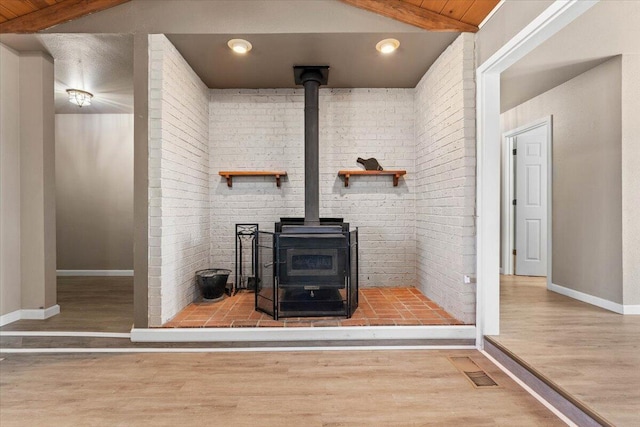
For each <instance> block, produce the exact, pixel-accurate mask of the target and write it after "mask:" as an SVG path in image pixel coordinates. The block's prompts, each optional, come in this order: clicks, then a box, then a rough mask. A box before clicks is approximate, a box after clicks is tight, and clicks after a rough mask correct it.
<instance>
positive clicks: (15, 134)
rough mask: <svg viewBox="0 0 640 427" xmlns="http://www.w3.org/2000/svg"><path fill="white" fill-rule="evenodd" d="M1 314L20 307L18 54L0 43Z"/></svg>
mask: <svg viewBox="0 0 640 427" xmlns="http://www.w3.org/2000/svg"><path fill="white" fill-rule="evenodd" d="M0 141H1V142H0V316H3V315H5V314H8V313H12V312H14V311H16V310H19V309H20V307H21V301H20V299H21V292H20V283H21V277H20V57H19V56H18V54H17V53H16V52H14V51H13V50H11V49H9V48H7V47H5V46H4V45H1V44H0Z"/></svg>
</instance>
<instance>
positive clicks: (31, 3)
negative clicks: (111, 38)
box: [0, 0, 129, 33]
mask: <svg viewBox="0 0 640 427" xmlns="http://www.w3.org/2000/svg"><path fill="white" fill-rule="evenodd" d="M128 1H129V0H1V1H0V33H35V32H37V31H40V30H44V29H45V28H49V27H52V26H54V25H57V24H61V23H63V22H67V21H71V20H73V19H77V18H80V17H82V16H84V15H88V14H90V13H94V12H99V11H101V10H104V9H108V8H110V7H113V6H117V5H119V4H121V3H126V2H128Z"/></svg>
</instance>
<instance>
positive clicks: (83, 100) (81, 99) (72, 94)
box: [67, 89, 93, 108]
mask: <svg viewBox="0 0 640 427" xmlns="http://www.w3.org/2000/svg"><path fill="white" fill-rule="evenodd" d="M67 94H68V95H69V102H70V103H72V104H76V105H77V106H78V107H81V108H82V106H84V105H91V98H93V94H92V93H91V92H87V91H86V90H80V89H67Z"/></svg>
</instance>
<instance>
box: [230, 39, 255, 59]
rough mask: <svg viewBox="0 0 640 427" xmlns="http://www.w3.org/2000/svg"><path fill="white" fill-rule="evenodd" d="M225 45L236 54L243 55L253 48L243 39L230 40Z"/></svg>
mask: <svg viewBox="0 0 640 427" xmlns="http://www.w3.org/2000/svg"><path fill="white" fill-rule="evenodd" d="M227 45H228V46H229V48H231V50H233V51H234V52H236V53H240V54H243V55H244V54H245V53H247V52H249V51H250V50H251V48H252V47H253V46H251V43H249V42H248V41H246V40H243V39H231V40H229V41H228V42H227Z"/></svg>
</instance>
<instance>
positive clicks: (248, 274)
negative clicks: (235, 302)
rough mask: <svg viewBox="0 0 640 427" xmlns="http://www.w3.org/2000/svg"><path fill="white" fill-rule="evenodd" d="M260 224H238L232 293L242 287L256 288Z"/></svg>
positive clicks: (252, 289) (253, 289)
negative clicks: (234, 277)
mask: <svg viewBox="0 0 640 427" xmlns="http://www.w3.org/2000/svg"><path fill="white" fill-rule="evenodd" d="M257 237H258V224H236V280H235V282H234V284H233V289H232V293H233V295H235V294H236V293H238V291H239V290H240V289H247V290H251V291H255V290H256V285H257V282H258V280H259V279H258V277H257V276H256V271H257V268H258V258H257V245H258V239H257Z"/></svg>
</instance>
